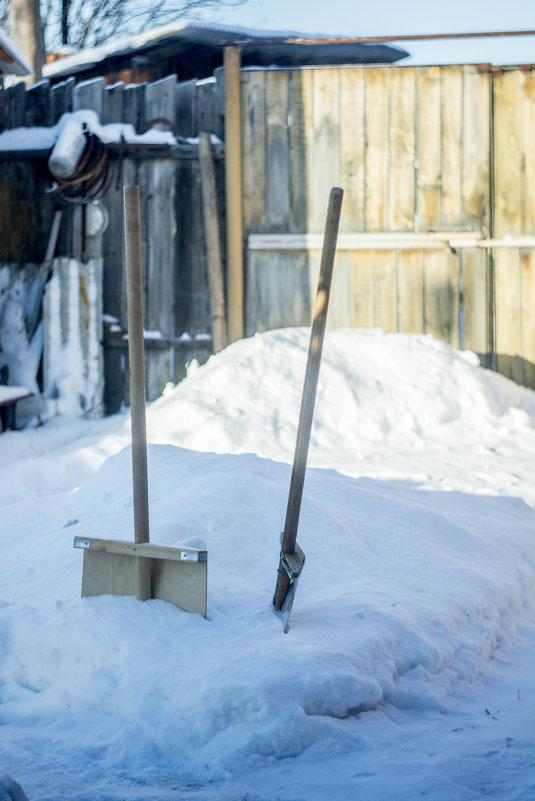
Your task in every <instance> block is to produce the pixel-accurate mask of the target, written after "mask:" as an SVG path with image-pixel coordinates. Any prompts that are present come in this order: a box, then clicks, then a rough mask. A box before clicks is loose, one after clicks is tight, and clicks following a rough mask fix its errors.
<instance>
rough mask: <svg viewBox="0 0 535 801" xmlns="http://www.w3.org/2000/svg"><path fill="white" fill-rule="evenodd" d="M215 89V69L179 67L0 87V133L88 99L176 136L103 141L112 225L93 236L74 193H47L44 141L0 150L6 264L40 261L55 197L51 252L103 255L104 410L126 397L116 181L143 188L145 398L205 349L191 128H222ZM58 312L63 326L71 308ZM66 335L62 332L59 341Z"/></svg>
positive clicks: (85, 105)
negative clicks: (136, 80) (161, 72)
mask: <svg viewBox="0 0 535 801" xmlns="http://www.w3.org/2000/svg"><path fill="white" fill-rule="evenodd" d="M222 97H223V96H222V89H221V81H220V80H219V81H218V80H217V78H214V80H211V81H200V82H197V81H188V82H185V83H179V82H177V80H176V76H174V75H171V76H168V77H167V78H164V79H162V80H160V81H156V82H155V83H152V84H140V85H135V86H124V85H123V84H122V83H118V84H114V85H112V86H105V84H104V80H102V79H97V80H92V81H88V82H84V83H80V84H76V82H75V80H74V79H69V80H67V81H65V82H63V83H60V84H57V85H55V86H50V84H49V83H48V82H47V81H43V82H41V83H40V84H38V85H37V86H36V87H35V88H33V89H31V90H29V91H25V88H24V84H22V83H20V84H16V85H14V86H12V87H9V88H8V89H5V90H2V91H1V92H0V132H2V131H3V130H9V129H13V128H21V127H25V128H28V127H34V126H39V127H42V128H47V127H50V126H52V125H55V123H56V122H57V121H58V120H59V118H60V117H61V115H62V114H63V113H66V112H71V111H76V110H79V109H92V110H94V111H95V112H96V113H97V114H98V117H99V120H100V122H101V123H102V124H104V125H106V124H109V123H115V122H121V123H130V124H132V125H133V126H134V128H135V130H136V131H137V132H138V133H139V132H142V131H143V130H144V129H145V128H147V127H150V125H151V121H154V120H156V121H157V123H156V124H157V125H158V126H160V127H163V128H169V129H170V130H172V131H173V133H174V134H175V136H176V137H177V140H178V144H177V145H173V146H167V145H163V146H154V145H148V146H143V145H140V144H136V145H132V146H130V145H128V144H125V143H121V142H120V141H117V142H113V143H111V144H109V145H108V147H107V158H108V167H109V174H108V180H107V184H106V188H105V191H104V193H103V195H102V197H101V202H102V204H103V205H104V206H105V208H106V209H107V212H108V214H109V226H108V229H107V230H106V231H105V233H104V234H103V235H102V236H100V237H98V238H96V239H95V238H90V237H88V236H84V234H83V231H84V223H83V209H82V207H81V206H80V205H79V204H72V203H65V202H63V201H62V199H61V198H58V197H57V196H54V195H51V194H49V192H48V190H49V189H50V185H51V183H52V177H51V176H50V174H49V173H48V170H47V159H48V156H49V152H50V151H49V150H48V149H45V150H33V151H31V150H27V149H26V150H17V149H14V150H13V151H11V152H9V151H0V160H1V169H2V178H1V180H0V265H1V264H9V265H10V270H11V271H12V272H13V274H15V272H16V270H17V264H18V271H19V272H21V273H24V272H25V271H26V272H27V273H28V276H31V275H32V274H33V272H32V270H34V266H35V264H39V263H42V262H43V261H44V254H45V249H46V243H47V240H48V237H49V232H50V229H51V226H52V220H53V218H54V212H55V211H56V210H57V209H58V208H59V209H61V210H62V212H63V216H62V221H61V227H60V233H59V238H58V242H57V247H56V250H55V254H56V256H58V257H60V258H67V259H75V260H78V261H79V262H80V263H85V262H86V261H87V262H90V261H91V260H101V261H102V263H103V273H102V309H101V310H100V312H99V314H101V316H103V320H104V329H103V338H102V342H103V350H104V373H105V375H104V384H105V389H104V408H105V410H106V411H107V412H113V411H116V410H117V409H118V408H120V406H121V404H122V403H123V402H126V403H128V374H127V358H126V354H127V340H126V339H125V337H124V334H125V333H126V330H127V315H126V288H125V275H124V234H123V198H122V187H123V185H128V184H139V186H140V187H141V202H142V226H143V227H142V248H143V264H144V324H145V329H146V330H147V336H146V342H145V344H146V350H147V358H146V367H147V397H148V398H149V399H153V398H155V397H157V396H158V395H159V394H160V393H161V391H162V389H163V387H164V386H165V383H166V382H167V381H169V380H171V381H177V380H179V379H180V378H182V377H183V375H184V373H185V365H186V363H187V362H189V361H190V360H191V359H192V358H197V359H199V360H200V361H204V360H205V359H206V358H208V356H209V355H210V353H211V351H212V343H211V318H210V303H209V292H208V277H207V259H206V247H205V237H204V225H203V218H202V201H201V184H200V170H199V159H198V156H199V153H198V144H197V141H189V140H188V137H195V136H197V135H198V133H199V132H200V131H202V130H207V131H209V132H210V133H212V134H215V135H216V136H217V137H219V138H220V139H222V136H223V109H222V102H223V100H222ZM213 155H214V159H215V165H216V176H217V179H218V180H217V186H218V193H219V212H220V217H221V221H220V228H221V230H222V231H223V230H224V227H223V226H224V203H223V199H224V198H223V191H224V190H223V186H224V179H223V169H224V165H223V158H222V155H223V148H222V146H217V145H215V146H214V147H213ZM62 321H63V322H62V324H63V326H64V329H67V328H68V325H69V319H68V308H66V307H65V308H63V312H62ZM66 336H67V334H66V331H64V337H63V338H64V340H65V338H66ZM46 341H47V340H46V337H45V342H46ZM45 365H46V359H45Z"/></svg>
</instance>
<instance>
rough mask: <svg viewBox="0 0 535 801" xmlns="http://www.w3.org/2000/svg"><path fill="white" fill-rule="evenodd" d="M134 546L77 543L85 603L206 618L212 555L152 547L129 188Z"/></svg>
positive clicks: (135, 208) (134, 201) (137, 258)
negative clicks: (128, 599)
mask: <svg viewBox="0 0 535 801" xmlns="http://www.w3.org/2000/svg"><path fill="white" fill-rule="evenodd" d="M124 217H125V254H126V293H127V306H128V359H129V367H130V410H131V424H132V473H133V496H134V542H133V543H132V542H127V541H123V540H100V539H94V538H85V539H84V538H81V537H76V538H75V540H74V547H75V548H83V549H84V565H83V573H82V597H84V596H90V595H135V596H136V597H137V598H138V599H139V600H140V601H146V600H147V599H149V598H159V599H161V600H163V601H169V602H170V603H172V604H175V606H179V607H180V608H181V609H184V610H185V611H186V612H196V613H198V614H200V615H203V616H204V617H206V583H207V552H206V551H204V550H200V549H197V548H184V547H181V548H178V547H177V548H175V547H165V546H161V545H150V544H149V503H148V477H147V435H146V420H145V404H146V398H145V353H144V343H143V278H142V263H141V224H140V211H139V187H138V186H125V187H124Z"/></svg>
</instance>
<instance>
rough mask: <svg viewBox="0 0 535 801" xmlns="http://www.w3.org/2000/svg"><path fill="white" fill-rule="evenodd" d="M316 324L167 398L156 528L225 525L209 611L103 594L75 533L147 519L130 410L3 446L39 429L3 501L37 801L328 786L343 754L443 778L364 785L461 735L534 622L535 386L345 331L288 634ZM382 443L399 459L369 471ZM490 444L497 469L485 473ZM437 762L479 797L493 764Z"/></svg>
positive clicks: (119, 533) (14, 763)
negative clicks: (282, 565) (473, 704)
mask: <svg viewBox="0 0 535 801" xmlns="http://www.w3.org/2000/svg"><path fill="white" fill-rule="evenodd" d="M307 345H308V332H307V331H305V330H300V329H298V330H288V331H279V332H270V333H267V334H262V335H259V336H256V337H254V338H252V339H250V340H246V341H242V342H238V343H236V344H235V345H232V346H231V347H229V348H228V349H227V350H226V351H224V352H223V353H221V354H219V355H217V356H215V357H213V358H212V359H211V360H210V361H209V362H208V363H207V364H206V365H205V366H203V367H200V368H197V369H193V370H192V371H190V375H189V377H188V379H187V380H186V381H184V382H183V383H182V384H181V385H180V386H178V387H176V388H174V389H169V390H168V391H167V392H166V393H165V396H164V397H162V398H161V399H160V400H158V401H157V402H155V403H153V404H152V405H151V406H150V408H149V413H148V422H149V439H150V441H151V443H152V444H151V445H150V446H149V496H150V517H151V541H153V542H155V543H160V544H168V545H172V544H176V543H178V542H184V541H185V540H188V539H190V538H192V537H198V538H201V539H202V540H204V541H205V542H206V543H207V548H208V553H209V557H208V559H209V561H208V618H207V619H206V620H205V619H203V618H201V617H199V616H196V615H188V614H186V613H184V612H182V611H180V610H178V609H176V608H175V607H173V606H171V605H169V604H166V603H164V602H161V601H148V602H146V603H140V602H138V601H136V600H135V599H134V598H117V597H100V598H85V599H80V598H79V592H80V584H81V569H82V554H81V552H80V551H78V550H73V549H72V540H73V537H74V536H77V537H84V536H98V537H102V538H118V539H132V538H133V520H132V497H131V481H132V477H131V453H130V448H129V447H122V446H123V444H124V443H125V442H126V441H127V438H128V433H127V423H128V421H127V419H126V418H125V416H119V417H118V418H116V419H115V420H107V421H100V422H98V423H91V424H87V425H86V426H85V427H84V425H83V423H84V421H76V423H74V421H70V425H74V424H75V425H76V426H78V429H75V430H78V432H82V431H83V432H84V433H85V434H86V436H85V438H82V437H80V438H79V439H78V441H74V442H73V443H72V444H71V445H69V439H72V433H73V430H72V429H71V431H70V433H69V434H66V433H63V434H62V433H61V431H62V428H61V426H60V425H57V423H56V426H57V427H56V428H55V429H54V428H53V426H52V424H50V425H49V424H47V425H46V426H44V427H43V429H41V430H40V431H34V432H29V431H24V432H16V433H11V434H9V435H4V436H3V437H2V438H1V440H0V455H1V454H2V453H3V452H4V449H5V452H6V453H7V452H11V454H13V451H12V450H11V449H12V448H13V447H14V446H13V442H14V441H15V440H16V441H17V442H18V443H20V444H19V448H20V449H21V450H22V449H23V448H26V451H25V456H24V458H22V459H21V460H20V461H19V462H17V463H16V464H15V465H13V464H11V473H10V474H8V473H7V470H5V471H4V472H3V473H2V482H6V483H7V485H8V486H10V487H11V488H12V490H13V492H14V498H15V500H14V501H13V502H11V503H9V502H8V500H9V499H8V498H6V502H5V503H4V506H3V527H2V556H3V560H4V564H6V565H9V571H5V572H4V573H3V575H2V577H1V579H0V719H1V720H2V724H3V725H2V726H1V727H0V747H2V748H3V752H4V754H5V756H4V761H3V762H0V772H1V771H3V770H5V771H6V772H7V773H9V774H10V775H11V776H13V777H16V778H17V780H18V781H20V783H21V784H22V786H23V787H24V789H25V790H26V792H27V793H28V796H29V797H30V798H31V799H32V801H34V799H35V800H37V799H39V798H42V799H59V798H64V797H65V798H67V797H68V798H69V799H80V801H81V800H82V799H88V798H92V799H94V798H100V799H103V801H104V800H105V801H111V799H115V800H118V799H122V801H125V799H132V800H133V799H135V800H136V801H140V799H142V798H143V799H145V798H146V799H149V798H150V799H161V800H162V801H170V800H171V799H174V798H177V797H178V795H180V797H187V798H196V799H203V801H204V799H208V798H217V799H222V801H223V800H224V801H230V800H231V799H236V798H243V797H245V796H246V793H247V792H249V791H250V790H251V788H252V787H253V785H252V784H251V782H253V784H254V781H256V785H254V786H255V788H256V789H255V790H254V791H253V796H252V797H255V798H258V799H263V801H274V799H279V798H280V799H282V798H284V799H287V800H288V801H289V799H296V798H304V797H307V798H308V799H309V801H310V799H312V801H319V800H320V799H323V798H325V793H326V792H327V788H329V787H332V786H333V785H332V778H334V773H333V771H335V770H336V771H337V772H338V773H339V776H341V775H343V776H344V777H345V778H344V782H345V783H344V784H343V786H342V785H340V781H341V780H340V779H339V778H338V779H337V781H338V783H339V784H338V789H337V790H336V792H335V796H336V797H337V798H339V799H348V801H349V799H350V798H354V797H355V793H356V792H357V793H358V792H359V790H358V788H359V787H361V789H362V791H363V793H364V796H365V797H377V798H381V799H389V801H394V799H404V800H405V799H408V798H412V797H415V796H416V795H418V794H421V792H422V789H425V787H426V785H424V786H422V785H421V784H420V785H419V784H418V779H417V778H416V779H415V778H414V776H413V777H412V778H407V779H405V778H404V777H400V776H399V775H398V780H397V781H395V782H392V776H390V778H389V779H388V781H386V779H385V781H383V782H381V781H380V780H379V779H377V782H378V783H376V784H374V785H373V787H374V790H373V791H372V792H369V794H368V795H366V793H367V792H368V790H369V787H370V786H371V785H368V784H366V782H367V781H368V778H369V779H370V781H371V780H372V778H373V777H376V776H377V775H380V774H381V771H382V770H383V768H382V767H381V766H382V764H383V761H384V760H385V758H386V761H387V762H388V760H389V758H390V754H392V755H395V754H399V753H401V752H402V751H403V752H404V753H405V754H406V749H407V744H406V742H405V740H406V737H407V732H408V731H411V729H410V726H413V727H415V726H416V725H417V724H416V721H419V723H418V726H419V728H418V729H417V736H416V740H417V741H418V743H419V746H418V748H421V747H422V744H423V747H424V748H427V749H431V748H434V749H437V742H436V739H435V740H434V741H433V743H434V744H433V746H431V745H428V742H427V733H428V732H433V731H435V733H434V734H432V735H430V736H431V737H435V738H436V736H437V735H436V731H438V729H439V728H440V727H441V726H443V725H444V721H448V720H449V722H448V724H446V725H449V731H456V732H462V731H463V726H460V724H459V722H458V718H455V717H454V716H456V715H457V716H458V715H460V714H461V713H460V712H459V711H458V710H459V709H460V708H461V707H460V706H459V704H460V702H459V699H460V698H461V697H462V696H464V698H465V699H467V698H469V696H470V693H473V692H474V688H475V687H477V686H478V683H479V682H480V681H486V680H488V678H489V676H490V674H491V672H492V665H495V664H496V662H495V660H496V658H498V659H502V660H503V659H505V658H507V657H508V655H510V654H511V653H512V652H513V648H514V645H515V641H516V640H517V638H518V637H519V635H527V634H529V632H530V628H529V621H530V616H531V615H532V614H533V610H534V607H535V549H534V533H535V514H534V510H533V509H532V508H531V507H530V506H529V505H528V504H526V503H525V500H523V498H524V499H527V500H530V499H531V498H532V494H531V493H532V490H531V479H530V478H528V465H529V464H531V466H532V467H533V464H534V463H535V443H534V439H533V435H534V420H535V415H534V394H533V393H532V392H530V391H528V390H524V389H521V388H519V387H516V386H515V385H513V384H512V383H511V382H509V381H506V380H505V379H501V378H500V377H498V376H495V375H492V374H490V373H488V372H487V371H483V370H481V368H479V367H477V365H476V364H475V361H474V357H473V356H471V355H469V354H460V353H458V352H456V351H454V350H452V349H451V348H449V347H447V346H445V345H441V344H439V343H437V342H436V341H434V340H432V339H430V338H428V337H418V336H399V335H385V334H383V333H381V332H366V333H365V332H355V331H345V332H328V335H327V339H326V344H325V351H324V355H325V358H324V364H323V366H322V373H321V382H320V388H319V396H318V401H317V411H316V424H315V428H314V434H313V440H312V448H311V457H312V460H313V462H314V463H315V465H316V466H315V467H312V468H310V469H309V471H308V473H307V479H306V482H305V491H304V498H303V507H302V514H301V521H300V529H299V536H298V540H299V543H300V545H301V547H302V548H303V550H304V551H305V553H306V557H307V561H306V565H305V569H304V571H303V574H302V577H301V579H300V582H299V587H298V589H297V595H296V600H295V604H294V609H293V612H292V617H291V621H290V631H289V634H288V635H284V634H283V633H282V627H281V623H280V621H279V620H278V619H277V618H276V617H275V616H274V615H273V613H272V611H271V606H270V603H271V598H272V595H273V590H274V586H275V579H276V568H277V564H278V548H279V534H280V531H281V529H282V526H283V524H284V515H285V511H286V502H287V495H288V487H289V480H290V464H289V463H290V462H291V458H292V454H293V447H294V444H295V426H296V419H297V416H298V408H299V397H300V392H301V386H302V380H303V374H304V365H305V359H306V348H307ZM60 422H61V420H60ZM63 422H64V423H65V425H67V426H68V425H69V421H68V420H64V421H63ZM51 432H52V433H51ZM515 432H516V433H515ZM40 437H42V439H41V440H40V439H39V438H40ZM61 437H63V439H61ZM55 440H56V441H57V447H54V445H53V443H54V441H55ZM158 443H159V444H158ZM163 443H166V444H163ZM169 443H171V444H169ZM507 448H508V450H507ZM30 454H33V455H32V456H30ZM493 454H494V455H495V457H496V459H495V461H494V462H492V461H491V462H490V463H489V459H491V460H492V455H493ZM108 455H109V458H106V456H108ZM352 455H353V457H354V461H353V464H352V463H351V458H352ZM403 455H404V458H405V461H403V459H402V456H403ZM275 459H276V460H275ZM508 460H509V461H508ZM392 461H394V462H395V464H394V466H392ZM368 462H369V463H371V464H372V466H373V470H374V473H375V475H374V476H373V477H370V476H368V477H362V473H363V472H364V469H363V468H364V467H365V465H366V464H367V463H368ZM98 465H100V467H99V469H96V468H97V466H98ZM474 465H476V466H479V467H478V469H479V470H480V473H479V474H478V473H477V470H476V472H475V473H474ZM484 465H486V468H485V469H486V470H487V472H489V473H490V472H491V471H494V469H495V468H496V470H498V471H499V476H498V478H497V479H496V478H492V479H491V480H489V482H488V485H489V488H488V490H487V494H484V493H483V477H482V474H483V466H484ZM67 466H70V470H67V469H66V467H67ZM58 468H61V469H62V470H63V474H62V476H61V477H59V478H58V477H56V475H55V473H56V470H57V469H58ZM342 469H343V472H342ZM32 471H33V472H32ZM381 471H382V472H381ZM523 471H525V474H524V472H523ZM69 472H70V473H71V476H70V478H71V482H72V483H73V485H74V483H75V482H76V481H77V480H79V479H80V476H81V475H82V474H84V475H85V478H84V480H83V483H82V486H81V487H80V488H79V489H78V490H77V491H75V492H65V491H64V488H65V487H66V486H67V484H68V482H69V475H68V474H69ZM393 473H396V474H397V475H395V476H394V475H393ZM414 476H415V477H416V479H414ZM423 476H425V481H424V478H423ZM504 477H505V479H506V483H505V484H504V483H503V481H502V479H504ZM41 479H43V480H45V481H47V484H46V487H45V488H41V490H40V493H39V494H40V496H41V497H35V496H33V497H32V493H31V492H30V486H31V484H32V481H33V486H34V488H37V485H38V484H39V482H40V480H41ZM515 481H516V484H515ZM499 482H502V484H503V485H502V486H499V487H498V483H499ZM422 484H425V487H426V488H425V489H423V488H422ZM23 485H24V487H25V488H26V490H27V494H26V495H24V497H23V499H22V500H21V501H17V500H16V499H17V498H18V497H21V495H20V494H19V493H20V488H21V487H22V486H23ZM459 486H462V488H463V491H462V492H461V491H459V489H458V488H459ZM62 488H63V489H62ZM444 488H447V489H448V490H449V491H444ZM512 489H516V493H513V492H512ZM60 490H61V491H60ZM506 494H510V495H511V494H516V495H517V496H518V497H516V498H515V497H503V496H504V495H506ZM518 692H519V691H518ZM523 692H524V691H523ZM515 693H516V690H515ZM515 700H516V695H515ZM519 700H520V692H519ZM456 710H457V711H456ZM465 714H466V713H465ZM483 714H484V713H483ZM493 715H494V712H493V713H492V715H491V712H490V710H489V716H488V717H489V719H492V716H493ZM495 717H496V716H495V715H494V718H495ZM402 721H404V722H405V723H406V725H404V726H402V727H400V726H399V725H398V724H399V723H400V722H402ZM481 725H482V724H481V722H479V723H478V726H481ZM466 728H467V733H466V735H462V736H463V737H464V736H465V737H466V739H463V740H462V743H463V744H464V746H460V748H461V751H462V752H463V754H464V750H466V747H468V744H469V743H472V742H473V737H474V734H473V732H471V731H470V727H469V726H467V727H466ZM514 734H515V736H516V737H518V736H519V734H518V732H516V731H515V733H514ZM459 736H461V735H460V734H459ZM470 738H472V739H470ZM509 739H511V738H509ZM386 741H388V742H389V743H391V745H389V746H388V748H389V749H390V750H387V751H386V752H385V750H384V749H385V747H386V746H385V742H386ZM510 745H511V744H510V743H509V745H508V744H507V743H506V742H505V734H504V736H503V737H502V740H501V745H500V746H499V750H498V753H500V754H502V751H503V755H502V757H501V758H502V761H503V764H504V765H509V764H510V759H511V758H512V757H513V755H514V757H515V760H516V761H515V763H514V764H515V766H516V767H515V770H517V771H521V772H522V777H523V778H522V780H521V781H522V782H523V787H524V789H525V791H526V794H525V795H522V796H518V797H519V798H520V797H522V798H528V797H530V795H529V793H530V792H531V791H532V788H530V787H529V786H528V785H529V781H528V779H526V776H527V775H528V773H529V770H528V768H527V765H528V763H529V759H528V756H527V752H526V753H525V752H524V751H520V750H518V748H520V746H518V748H516V747H515V748H516V750H515V749H513V750H511V751H507V749H508V748H509V746H510ZM470 747H472V746H470ZM440 748H442V746H440ZM522 748H523V746H522ZM415 749H416V746H415ZM463 749H464V750H463ZM500 749H501V750H500ZM489 750H490V748H489V747H488V746H487V751H489ZM385 753H386V755H387V756H386V757H385ZM494 753H497V752H494ZM37 755H40V756H37ZM288 757H293V758H295V759H294V760H290V761H288ZM414 758H416V756H415V752H413V753H412V756H411V759H414ZM507 760H509V762H508V761H507ZM415 764H416V763H415ZM58 765H59V768H58V767H57V766H58ZM524 765H525V766H526V767H525V769H524ZM304 766H306V767H305V772H306V770H308V771H312V774H311V778H310V782H309V784H310V785H311V788H312V789H310V787H309V789H308V790H307V791H306V792H305V791H304V790H302V789H300V787H299V782H300V781H301V779H298V778H297V777H298V776H299V777H302V776H303V768H304ZM333 766H336V767H333ZM419 770H420V771H421V770H423V768H419ZM426 770H427V773H425V771H424V774H425V776H429V775H430V773H429V770H430V769H426ZM504 770H505V768H503V769H502V768H500V771H501V772H500V774H499V775H500V777H502V776H503V775H504V773H503V771H504ZM329 771H331V772H330V773H329ZM257 774H258V776H262V779H256V780H253V779H252V776H253V775H257ZM337 775H338V774H337ZM385 775H386V774H385ZM285 776H286V779H285ZM290 776H291V777H292V779H291V780H290V778H289V777H290ZM275 777H276V778H275ZM439 779H440V787H443V788H444V792H443V794H442V795H441V794H440V792H439V793H438V794H436V793H435V795H433V794H431V797H433V799H434V801H446V799H451V798H461V799H463V801H464V800H465V799H469V798H470V799H474V798H478V797H480V795H479V794H476V793H475V792H473V787H474V784H473V780H472V779H470V780H469V779H466V778H463V777H460V776H459V777H458V778H455V779H451V778H450V777H448V778H447V780H446V778H445V776H443V775H439ZM266 781H267V784H266V783H265V782H266ZM374 781H375V779H374ZM505 781H506V779H505V778H500V782H505ZM233 782H238V784H239V786H240V788H241V789H240V791H239V792H238V791H236V790H234V789H233V787H232V786H231V784H232V783H233ZM362 782H364V784H361V783H362ZM400 783H402V784H403V783H405V784H404V786H405V789H406V791H405V790H403V791H402V792H400V788H399V784H400ZM460 787H461V788H462V787H468V788H469V790H466V791H465V790H462V789H461V790H460ZM318 788H320V789H318ZM367 788H368V789H367ZM478 792H479V791H478ZM250 797H251V796H250ZM500 797H503V798H505V797H506V796H500Z"/></svg>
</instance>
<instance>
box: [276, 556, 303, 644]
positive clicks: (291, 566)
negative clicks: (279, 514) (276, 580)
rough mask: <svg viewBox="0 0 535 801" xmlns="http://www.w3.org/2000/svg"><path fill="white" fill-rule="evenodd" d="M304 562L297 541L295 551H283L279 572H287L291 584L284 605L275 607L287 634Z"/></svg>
mask: <svg viewBox="0 0 535 801" xmlns="http://www.w3.org/2000/svg"><path fill="white" fill-rule="evenodd" d="M304 564H305V554H304V553H303V551H302V550H301V548H300V547H299V545H298V544H297V543H296V544H295V553H284V551H281V553H280V566H279V572H280V571H283V572H284V573H286V576H287V577H288V580H289V582H290V585H289V587H288V592H287V593H286V596H285V598H284V601H283V602H282V606H281V607H280V609H275V614H276V615H277V617H278V618H280V620H281V621H282V630H283V632H284V633H285V634H286V632H287V631H288V620H289V618H290V612H291V611H292V606H293V602H294V597H295V591H296V589H297V582H298V580H299V576H300V575H301V571H302V570H303V566H304ZM273 607H274V608H275V598H273Z"/></svg>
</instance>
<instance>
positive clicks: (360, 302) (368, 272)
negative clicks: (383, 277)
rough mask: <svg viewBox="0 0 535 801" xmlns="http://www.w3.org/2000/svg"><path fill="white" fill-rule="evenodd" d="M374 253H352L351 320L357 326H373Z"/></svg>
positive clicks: (351, 323)
mask: <svg viewBox="0 0 535 801" xmlns="http://www.w3.org/2000/svg"><path fill="white" fill-rule="evenodd" d="M373 297H374V291H373V253H372V251H370V250H359V251H354V252H353V253H351V298H350V299H351V320H350V325H352V326H355V327H356V328H373V326H374V317H373V305H374V304H373Z"/></svg>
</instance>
